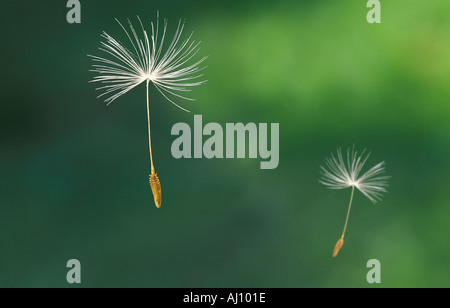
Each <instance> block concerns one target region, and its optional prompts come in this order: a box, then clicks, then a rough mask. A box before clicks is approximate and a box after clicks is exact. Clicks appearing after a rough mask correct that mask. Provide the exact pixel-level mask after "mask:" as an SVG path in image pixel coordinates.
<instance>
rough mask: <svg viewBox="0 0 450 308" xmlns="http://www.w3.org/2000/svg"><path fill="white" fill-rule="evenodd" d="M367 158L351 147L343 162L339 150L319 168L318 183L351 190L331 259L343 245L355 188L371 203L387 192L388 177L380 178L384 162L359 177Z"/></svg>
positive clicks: (364, 152) (365, 154)
mask: <svg viewBox="0 0 450 308" xmlns="http://www.w3.org/2000/svg"><path fill="white" fill-rule="evenodd" d="M369 156H370V153H367V152H366V151H365V150H364V151H362V152H361V154H360V155H358V152H357V151H356V150H355V147H353V149H352V150H350V149H348V150H347V159H346V160H344V157H343V155H342V151H341V149H340V148H339V149H338V151H337V157H336V156H334V155H333V154H331V157H330V158H327V159H326V161H325V167H323V166H321V167H320V169H321V173H322V178H321V179H320V181H319V182H320V183H322V184H324V185H325V186H327V187H328V188H330V189H345V188H349V187H351V188H352V192H351V195H350V202H349V205H348V211H347V218H346V219H345V225H344V231H343V232H342V236H341V238H340V239H339V240H338V242H337V243H336V246H335V247H334V250H333V257H336V256H337V255H338V253H339V250H340V249H341V248H342V245H344V236H345V231H346V230H347V224H348V218H349V216H350V209H351V207H352V202H353V195H354V192H355V187H356V188H357V189H358V190H359V191H360V192H361V193H363V194H364V195H365V196H366V197H367V198H368V199H369V200H370V201H372V202H373V203H376V202H377V201H380V200H381V198H382V196H383V193H386V192H387V190H386V187H387V186H388V182H387V181H388V179H389V178H390V177H389V176H381V174H383V173H384V172H385V163H384V162H381V163H379V164H377V165H375V166H374V167H372V168H371V169H369V170H368V171H366V172H365V173H364V174H363V175H361V176H360V173H361V170H362V168H363V167H364V164H365V163H366V162H367V159H368V158H369Z"/></svg>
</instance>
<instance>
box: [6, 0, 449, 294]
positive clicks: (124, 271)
mask: <svg viewBox="0 0 450 308" xmlns="http://www.w3.org/2000/svg"><path fill="white" fill-rule="evenodd" d="M381 2H382V3H381V4H382V23H381V24H368V23H367V21H366V14H367V12H368V9H367V8H366V2H365V1H317V0H314V1H312V0H310V1H294V0H291V1H287V0H285V1H280V0H278V1H274V0H273V1H268V0H267V1H250V0H240V1H234V0H233V1H231V0H227V1H211V0H208V1H185V0H179V1H173V0H170V1H167V0H164V1H126V2H124V1H117V0H116V1H112V0H108V1H106V0H102V1H81V5H82V8H81V12H82V23H81V24H68V23H67V22H66V13H67V11H68V9H67V8H66V1H37V2H33V3H31V2H24V1H12V0H8V1H6V2H4V3H2V8H3V9H2V12H1V19H0V23H1V41H2V47H1V54H2V56H1V57H0V61H1V67H2V74H1V76H0V80H1V104H0V127H1V129H0V138H1V139H0V168H1V169H0V175H1V176H0V202H1V204H0V244H1V253H0V287H68V286H70V287H71V285H69V284H68V283H67V282H66V273H67V271H68V269H67V268H66V262H67V261H68V260H69V259H72V258H75V259H78V260H80V262H81V266H82V284H81V286H82V287H374V286H372V285H369V284H368V283H367V282H366V274H367V271H368V269H367V268H366V263H367V261H368V260H369V259H378V260H380V262H381V279H382V283H381V285H378V286H381V287H450V243H449V237H448V235H449V234H450V221H449V217H450V197H449V187H450V176H449V172H450V163H449V156H450V138H449V137H450V104H449V99H450V87H449V82H450V75H449V73H450V36H449V30H450V19H449V18H448V16H449V12H450V2H449V1H448V0H433V1H406V0H398V1H381ZM157 10H159V11H160V15H161V16H162V17H167V18H169V25H170V26H169V33H173V31H174V30H175V27H176V24H177V22H178V19H180V18H186V30H187V32H186V35H187V34H188V33H189V32H191V31H195V32H194V39H196V40H201V41H202V49H201V52H200V53H201V54H202V55H209V58H208V60H207V64H208V68H207V70H206V71H205V74H206V78H207V79H208V83H207V84H206V85H204V86H201V87H197V88H195V89H194V90H193V92H192V97H195V98H196V102H194V103H191V102H186V103H183V102H182V103H183V106H184V107H187V108H188V109H190V110H191V113H185V112H183V111H181V110H179V109H177V108H176V107H175V106H173V105H171V104H170V103H168V102H167V101H165V100H164V99H163V98H162V96H161V95H159V93H157V92H156V90H155V89H154V88H153V90H154V91H153V92H152V93H151V117H152V141H153V151H154V156H155V164H156V168H157V171H158V174H159V175H160V179H161V182H162V189H163V205H162V208H161V209H159V210H158V209H156V208H155V206H154V203H153V197H152V194H151V190H150V187H149V185H148V173H149V171H150V170H149V163H148V144H147V122H146V106H145V85H144V84H142V85H141V86H139V87H138V88H136V89H134V90H133V91H131V92H129V93H127V94H126V95H125V96H122V97H121V98H120V99H118V100H117V101H115V102H114V103H113V104H111V105H109V106H108V107H107V106H106V104H105V103H104V102H103V101H102V100H100V99H96V96H97V95H98V94H99V93H98V92H96V91H95V87H96V86H95V85H93V84H91V83H88V81H89V80H91V79H92V77H93V76H94V74H93V73H91V72H89V69H90V68H91V64H92V63H91V60H90V59H89V58H88V57H87V55H88V54H99V51H98V49H97V48H98V47H99V42H100V34H101V32H102V31H104V30H105V31H107V32H108V33H109V34H111V35H113V36H118V37H119V38H120V37H121V36H122V37H123V32H122V30H121V28H120V26H119V25H118V24H117V23H116V22H115V20H114V18H118V19H119V20H121V21H125V20H126V18H131V19H132V20H133V19H134V18H135V16H136V15H137V14H139V16H140V17H141V19H142V20H144V21H146V22H147V23H148V22H149V21H150V20H155V17H156V11H157ZM135 21H136V20H135ZM194 114H202V115H203V121H204V123H207V122H217V123H220V124H222V125H225V123H227V122H231V123H237V122H243V123H248V122H254V123H280V164H279V167H278V168H277V169H275V170H260V169H259V161H260V160H259V159H212V160H207V159H180V160H176V159H174V158H173V157H172V156H171V152H170V148H171V144H172V142H173V140H174V139H175V137H174V136H171V134H170V131H171V127H172V126H173V125H174V124H175V123H177V122H186V123H189V124H191V123H192V122H193V115H194ZM353 144H355V145H356V147H357V148H358V149H364V148H367V149H368V150H370V151H371V152H372V156H371V158H370V159H369V162H368V164H371V165H372V164H376V163H378V162H379V161H383V160H384V161H386V164H387V173H388V174H389V175H390V176H392V178H391V180H390V187H389V193H388V194H387V195H386V196H385V197H384V199H383V201H382V202H380V203H378V204H376V205H373V204H372V203H371V202H370V201H369V200H368V199H367V198H365V197H364V196H362V195H361V194H360V193H358V194H356V196H355V199H354V204H353V208H352V212H351V216H350V221H349V227H348V232H347V234H346V242H345V245H344V247H343V249H342V250H341V252H340V254H339V256H338V258H336V259H332V258H331V252H332V250H333V247H334V245H335V243H336V241H337V240H338V238H339V236H340V234H341V232H342V227H343V224H344V220H345V215H346V211H347V205H348V199H349V196H350V191H349V190H345V191H331V190H327V189H326V188H325V187H324V186H323V185H321V184H320V183H319V182H318V179H319V166H320V165H321V164H323V163H324V160H325V158H326V157H327V156H328V155H329V154H330V153H331V152H335V151H336V149H337V147H338V146H342V147H344V148H346V147H348V146H352V145H353Z"/></svg>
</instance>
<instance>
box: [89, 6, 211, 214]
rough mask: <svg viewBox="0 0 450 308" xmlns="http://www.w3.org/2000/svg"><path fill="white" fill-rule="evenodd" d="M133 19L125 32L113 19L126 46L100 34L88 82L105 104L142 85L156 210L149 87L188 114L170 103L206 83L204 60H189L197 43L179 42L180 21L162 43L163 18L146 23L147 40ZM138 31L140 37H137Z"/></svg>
mask: <svg viewBox="0 0 450 308" xmlns="http://www.w3.org/2000/svg"><path fill="white" fill-rule="evenodd" d="M137 19H138V21H139V24H140V30H139V31H137V30H136V29H135V28H134V26H133V25H132V23H131V22H130V20H128V27H129V30H127V29H126V27H125V26H123V25H122V24H121V23H120V22H119V21H118V20H117V19H116V21H117V22H118V23H119V25H120V27H121V28H122V29H123V31H124V32H125V34H126V36H127V38H128V43H129V46H125V45H123V44H122V43H120V42H119V41H117V40H116V39H114V38H113V37H112V36H110V35H109V34H107V33H106V32H103V34H102V35H101V36H102V38H103V39H104V41H102V42H100V48H99V50H100V51H102V52H103V53H104V54H105V57H99V56H92V55H89V57H91V58H92V60H93V61H94V64H93V69H92V70H91V71H92V72H94V73H97V76H95V77H94V78H93V80H92V81H91V82H98V83H101V84H102V86H100V87H98V88H97V90H100V91H102V93H101V94H100V95H99V96H98V97H105V102H106V103H107V104H108V105H109V104H110V103H112V102H113V101H114V100H116V99H118V98H119V97H120V96H122V95H124V94H125V93H127V92H128V91H130V90H132V89H133V88H135V87H137V86H138V85H140V84H141V83H143V82H146V91H147V123H148V143H149V153H150V165H151V173H150V180H149V182H150V187H151V189H152V193H153V197H154V199H155V204H156V207H158V208H160V207H161V184H160V182H159V179H158V176H157V174H156V172H155V168H154V165H153V155H152V143H151V134H150V107H149V84H150V83H152V84H153V85H154V87H155V88H156V89H157V90H158V92H159V93H161V94H162V96H163V97H164V98H166V99H167V100H168V101H169V102H171V103H172V104H174V105H175V106H177V107H178V108H180V109H182V110H184V111H188V110H187V109H185V108H183V107H181V106H179V105H178V104H176V103H175V101H174V100H175V99H176V98H179V99H184V100H189V101H192V100H193V99H191V98H189V97H187V96H186V95H185V94H184V93H185V92H188V91H190V88H191V87H195V86H199V85H202V84H204V83H205V82H206V80H201V78H202V77H203V74H201V71H202V70H203V69H204V68H205V67H200V65H201V64H202V63H203V62H204V61H205V60H206V58H207V57H203V58H201V59H200V60H198V61H193V59H194V57H195V56H196V55H197V53H198V51H199V49H200V47H199V45H200V42H195V41H193V40H192V34H193V33H191V35H190V36H189V37H188V38H187V39H185V40H184V41H183V40H182V39H181V37H182V34H183V31H184V22H182V21H181V20H180V21H179V23H178V28H177V30H176V31H175V35H174V37H173V39H172V41H170V43H168V44H165V41H166V32H167V25H168V21H167V19H165V20H164V26H163V28H162V29H160V25H159V13H157V20H156V23H153V22H151V24H150V25H151V34H150V38H149V36H148V34H147V31H146V30H145V28H144V25H143V23H142V22H141V19H140V18H139V16H138V17H137ZM138 32H139V35H141V36H142V37H139V35H138ZM165 45H168V46H165Z"/></svg>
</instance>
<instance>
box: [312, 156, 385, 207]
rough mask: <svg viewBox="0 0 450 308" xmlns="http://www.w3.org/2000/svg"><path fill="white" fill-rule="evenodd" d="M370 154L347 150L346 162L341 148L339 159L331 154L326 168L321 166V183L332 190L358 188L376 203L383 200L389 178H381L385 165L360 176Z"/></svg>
mask: <svg viewBox="0 0 450 308" xmlns="http://www.w3.org/2000/svg"><path fill="white" fill-rule="evenodd" d="M369 156H370V153H366V151H365V150H364V151H362V152H361V154H360V155H358V152H357V151H356V150H355V148H354V147H353V149H352V150H351V151H350V149H348V150H347V159H346V161H345V160H344V157H343V155H342V150H341V149H340V148H339V149H338V151H337V157H336V156H334V155H333V154H331V157H330V158H327V159H326V161H325V167H323V166H321V167H320V168H321V173H322V178H321V179H320V183H322V184H324V185H326V186H327V187H328V188H330V189H344V188H348V187H356V188H357V189H358V190H359V191H360V192H362V193H363V194H364V195H365V196H366V197H367V198H369V200H370V201H372V202H373V203H376V202H377V201H379V200H381V197H382V196H383V193H386V192H387V190H386V187H387V186H388V182H387V180H388V179H389V176H380V174H382V173H384V172H385V168H384V166H385V163H384V162H381V163H379V164H377V165H375V166H374V167H372V168H371V169H370V170H368V171H367V172H366V173H364V174H363V175H361V176H360V173H361V170H362V168H363V167H364V164H365V163H366V162H367V159H368V158H369Z"/></svg>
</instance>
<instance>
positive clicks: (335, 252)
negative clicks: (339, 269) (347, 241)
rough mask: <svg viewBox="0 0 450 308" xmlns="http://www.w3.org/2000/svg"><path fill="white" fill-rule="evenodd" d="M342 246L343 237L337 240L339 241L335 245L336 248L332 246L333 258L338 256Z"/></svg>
mask: <svg viewBox="0 0 450 308" xmlns="http://www.w3.org/2000/svg"><path fill="white" fill-rule="evenodd" d="M342 245H344V238H343V237H341V238H340V239H339V241H338V242H337V243H336V246H334V250H333V258H335V257H336V256H337V255H338V253H339V250H341V248H342Z"/></svg>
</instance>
